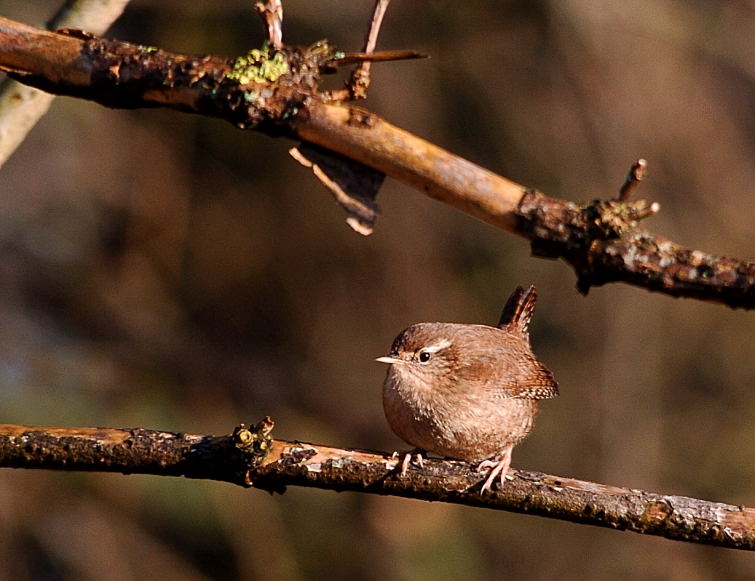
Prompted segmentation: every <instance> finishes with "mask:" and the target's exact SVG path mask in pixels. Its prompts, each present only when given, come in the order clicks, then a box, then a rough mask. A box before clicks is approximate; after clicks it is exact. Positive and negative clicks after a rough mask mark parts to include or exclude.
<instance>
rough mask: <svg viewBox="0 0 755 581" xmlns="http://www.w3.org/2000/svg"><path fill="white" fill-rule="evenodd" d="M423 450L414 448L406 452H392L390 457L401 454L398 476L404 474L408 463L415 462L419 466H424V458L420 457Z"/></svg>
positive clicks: (396, 456)
mask: <svg viewBox="0 0 755 581" xmlns="http://www.w3.org/2000/svg"><path fill="white" fill-rule="evenodd" d="M424 453H425V451H424V450H420V449H419V448H414V449H413V450H409V451H408V452H398V451H396V452H394V453H393V455H392V457H393V458H398V457H399V456H401V455H402V454H403V456H404V458H403V460H401V470H400V471H399V476H401V477H402V478H403V477H404V476H406V472H407V470H409V465H410V464H416V465H417V466H419V467H420V468H424V467H425V460H424V458H423V457H422V454H424Z"/></svg>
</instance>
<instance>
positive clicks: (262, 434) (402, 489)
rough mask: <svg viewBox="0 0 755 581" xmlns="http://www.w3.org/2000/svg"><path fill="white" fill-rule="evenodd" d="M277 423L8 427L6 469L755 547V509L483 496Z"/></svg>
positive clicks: (529, 484) (567, 486) (532, 478)
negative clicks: (402, 502)
mask: <svg viewBox="0 0 755 581" xmlns="http://www.w3.org/2000/svg"><path fill="white" fill-rule="evenodd" d="M272 425H273V424H272V422H271V421H270V419H269V418H265V419H264V420H263V421H261V422H260V423H259V424H257V426H256V427H255V428H252V429H250V428H246V427H245V426H239V427H237V428H236V429H235V430H234V432H233V434H232V435H230V436H219V437H218V436H205V435H196V434H184V433H173V432H163V431H155V430H145V429H141V428H133V429H113V428H49V427H30V426H17V425H8V424H0V467H5V468H42V469H55V470H79V471H90V472H120V473H123V474H155V475H161V476H185V477H187V478H202V479H210V480H219V481H224V482H231V483H234V484H238V485H241V486H254V487H256V488H260V489H264V490H268V491H270V492H280V493H282V492H284V491H285V489H286V487H287V486H309V487H314V488H322V489H327V490H336V491H347V490H348V491H356V492H365V493H372V494H382V495H392V496H403V497H407V498H416V499H421V500H428V501H440V502H450V503H455V504H464V505H468V506H476V507H480V508H490V509H497V510H507V511H512V512H519V513H525V514H534V515H539V516H544V517H549V518H557V519H561V520H568V521H572V522H576V523H582V524H590V525H597V526H603V527H608V528H613V529H619V530H627V531H632V532H637V533H644V534H650V535H658V536H663V537H666V538H669V539H674V540H679V541H688V542H696V543H705V544H710V545H718V546H722V547H729V548H737V549H749V550H755V508H748V507H742V506H732V505H728V504H722V503H717V502H709V501H705V500H699V499H695V498H688V497H683V496H671V495H664V494H656V493H651V492H644V491H640V490H633V489H627V488H620V487H615V486H608V485H604V484H596V483H593V482H585V481H581V480H575V479H572V478H561V477H557V476H551V475H547V474H543V473H540V472H528V471H523V470H512V472H511V479H510V480H507V482H506V484H505V486H503V487H501V488H498V489H495V490H492V491H488V492H486V493H484V494H481V493H480V486H479V484H480V482H481V480H482V479H484V474H482V473H478V472H477V471H476V470H475V468H474V467H473V466H471V465H469V464H467V463H465V462H457V461H451V460H433V459H428V460H426V461H425V462H424V465H423V467H416V466H414V467H412V468H411V469H410V470H409V472H408V473H407V474H406V476H404V477H402V476H400V475H399V473H398V470H396V467H397V464H398V460H397V459H396V458H394V457H392V456H390V455H387V454H381V453H377V452H369V451H365V450H349V449H341V448H333V447H329V446H320V445H315V444H307V443H302V442H287V441H284V440H273V439H272V438H271V437H270V430H271V429H272Z"/></svg>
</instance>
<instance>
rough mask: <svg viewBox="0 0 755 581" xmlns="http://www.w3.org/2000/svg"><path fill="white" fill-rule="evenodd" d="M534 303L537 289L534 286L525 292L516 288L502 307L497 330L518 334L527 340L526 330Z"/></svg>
mask: <svg viewBox="0 0 755 581" xmlns="http://www.w3.org/2000/svg"><path fill="white" fill-rule="evenodd" d="M536 302H537V289H536V288H535V285H534V284H531V285H530V287H529V288H528V289H527V290H524V287H521V286H518V287H516V289H515V290H514V292H513V293H511V296H510V297H509V300H508V301H506V305H505V306H504V307H503V312H502V313H501V319H500V320H499V321H498V328H499V329H506V330H509V331H513V332H515V333H519V334H521V335H523V336H524V337H526V338H527V339H529V332H528V330H527V329H528V327H529V325H530V320H531V319H532V313H533V312H534V311H535V303H536Z"/></svg>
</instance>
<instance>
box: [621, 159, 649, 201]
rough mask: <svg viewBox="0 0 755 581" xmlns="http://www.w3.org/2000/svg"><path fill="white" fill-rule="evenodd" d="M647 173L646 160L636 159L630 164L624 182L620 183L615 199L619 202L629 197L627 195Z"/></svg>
mask: <svg viewBox="0 0 755 581" xmlns="http://www.w3.org/2000/svg"><path fill="white" fill-rule="evenodd" d="M647 174H648V162H647V161H645V160H644V159H638V160H637V161H636V162H635V163H634V164H633V165H632V167H631V168H629V173H628V174H627V179H625V180H624V183H623V184H622V186H621V189H620V190H619V195H618V196H617V197H616V199H617V200H618V201H619V202H626V201H627V200H628V199H629V196H630V195H631V194H632V192H633V191H634V190H635V188H636V187H637V186H638V185H639V183H640V182H641V181H642V180H644V179H645V177H646V176H647Z"/></svg>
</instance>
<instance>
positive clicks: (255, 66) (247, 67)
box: [228, 43, 288, 85]
mask: <svg viewBox="0 0 755 581" xmlns="http://www.w3.org/2000/svg"><path fill="white" fill-rule="evenodd" d="M287 72H288V63H287V62H286V57H285V56H284V55H283V54H282V53H281V52H278V51H273V50H271V48H270V46H268V45H267V43H265V44H263V45H262V48H261V49H257V48H254V49H252V50H250V51H249V52H248V53H246V54H245V55H243V56H240V57H237V58H235V59H234V60H233V68H232V70H231V72H230V73H228V78H229V79H231V80H234V81H236V82H238V83H239V84H240V85H246V84H247V83H250V82H255V83H263V82H268V83H272V82H274V81H277V80H278V79H279V78H280V77H281V75H284V74H285V73H287Z"/></svg>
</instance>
